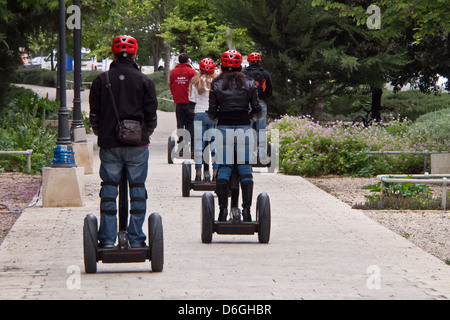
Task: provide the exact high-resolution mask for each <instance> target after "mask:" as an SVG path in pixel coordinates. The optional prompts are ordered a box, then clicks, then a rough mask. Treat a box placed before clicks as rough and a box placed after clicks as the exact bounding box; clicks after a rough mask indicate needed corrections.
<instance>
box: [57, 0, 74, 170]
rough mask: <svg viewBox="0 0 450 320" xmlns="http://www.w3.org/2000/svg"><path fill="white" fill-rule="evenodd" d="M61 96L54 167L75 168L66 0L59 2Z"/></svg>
mask: <svg viewBox="0 0 450 320" xmlns="http://www.w3.org/2000/svg"><path fill="white" fill-rule="evenodd" d="M58 59H59V61H58V69H59V85H60V90H59V96H60V101H59V103H60V107H59V111H58V140H57V142H56V144H57V147H56V149H55V150H54V153H55V154H54V158H53V164H52V167H56V168H61V167H64V168H67V167H69V168H70V167H75V166H76V165H75V160H74V157H73V152H72V142H71V139H70V131H69V109H68V108H67V92H66V5H65V0H59V53H58Z"/></svg>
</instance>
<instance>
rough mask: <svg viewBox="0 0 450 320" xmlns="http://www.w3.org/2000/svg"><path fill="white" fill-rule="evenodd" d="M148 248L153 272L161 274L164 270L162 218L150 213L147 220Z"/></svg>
mask: <svg viewBox="0 0 450 320" xmlns="http://www.w3.org/2000/svg"><path fill="white" fill-rule="evenodd" d="M148 248H149V250H150V260H151V264H152V271H153V272H161V271H162V270H163V268H164V235H163V225H162V218H161V216H160V215H159V214H158V213H152V214H151V215H150V217H149V218H148Z"/></svg>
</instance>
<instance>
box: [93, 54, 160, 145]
mask: <svg viewBox="0 0 450 320" xmlns="http://www.w3.org/2000/svg"><path fill="white" fill-rule="evenodd" d="M109 78H110V81H111V87H112V91H113V95H114V100H115V102H116V105H117V109H118V111H119V116H120V117H121V120H124V119H127V120H137V121H139V122H141V123H142V125H143V131H142V140H141V143H140V144H139V145H140V146H145V145H147V144H148V143H149V136H150V135H151V134H152V133H153V130H154V129H155V128H156V125H157V108H158V102H157V100H156V92H155V86H154V84H153V82H152V81H151V80H150V79H149V78H148V77H147V76H145V75H143V74H142V73H141V72H140V71H139V70H138V68H137V65H136V64H135V63H134V62H133V61H122V60H118V61H115V62H113V63H112V64H111V67H110V71H109ZM106 83H107V81H106V74H105V73H102V74H100V75H99V76H98V77H97V78H96V79H95V80H94V81H93V82H92V86H91V92H90V96H89V102H90V122H91V125H92V129H93V131H94V133H95V134H96V135H98V146H99V147H101V148H116V147H123V146H129V145H124V144H122V143H120V142H119V141H117V138H116V126H117V118H116V115H115V113H114V109H113V106H112V104H111V100H110V97H109V91H108V89H107V88H106Z"/></svg>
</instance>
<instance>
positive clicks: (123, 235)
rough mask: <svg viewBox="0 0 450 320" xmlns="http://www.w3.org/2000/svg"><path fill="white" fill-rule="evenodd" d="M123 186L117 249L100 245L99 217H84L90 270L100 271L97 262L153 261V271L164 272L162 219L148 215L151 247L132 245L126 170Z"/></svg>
mask: <svg viewBox="0 0 450 320" xmlns="http://www.w3.org/2000/svg"><path fill="white" fill-rule="evenodd" d="M123 172H124V173H123V175H122V179H121V182H120V185H119V233H118V245H117V246H114V248H100V247H99V246H98V222H97V217H96V216H94V215H92V214H88V215H87V216H86V217H85V219H84V227H83V247H84V269H85V271H86V273H95V272H97V262H99V261H102V262H103V263H137V262H145V261H146V260H149V261H151V269H152V271H153V272H161V271H162V270H163V266H164V242H163V226H162V218H161V216H160V215H159V214H158V213H152V214H151V215H150V217H149V218H148V246H144V247H141V248H132V247H131V246H129V243H128V233H127V231H126V229H127V224H128V181H127V179H126V173H125V170H123Z"/></svg>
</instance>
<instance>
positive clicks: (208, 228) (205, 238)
mask: <svg viewBox="0 0 450 320" xmlns="http://www.w3.org/2000/svg"><path fill="white" fill-rule="evenodd" d="M213 232H214V196H213V194H212V193H211V192H205V193H204V194H203V196H202V242H203V243H211V241H212V235H213Z"/></svg>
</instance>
